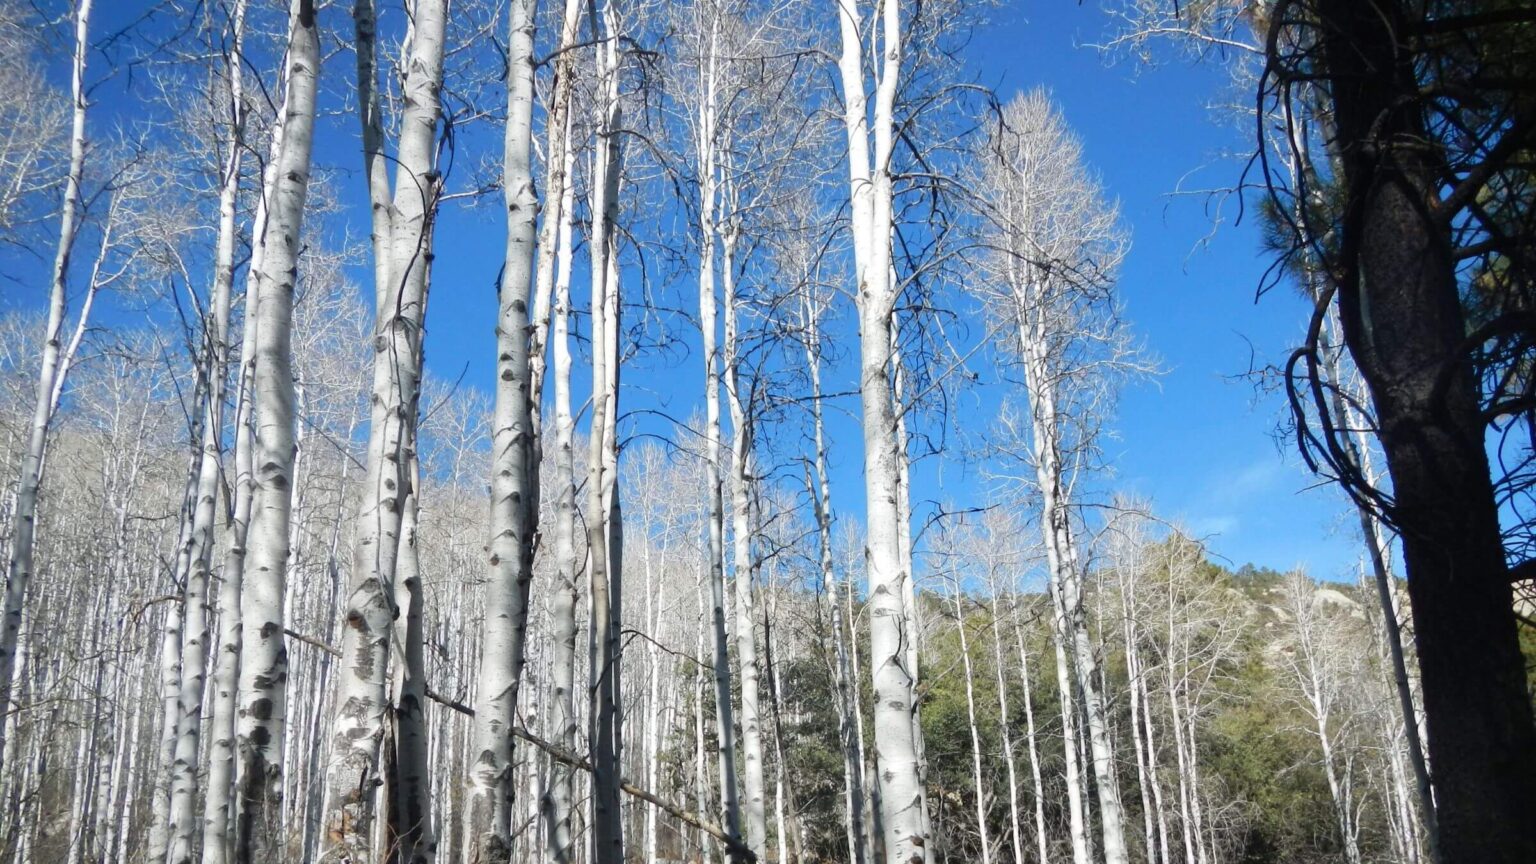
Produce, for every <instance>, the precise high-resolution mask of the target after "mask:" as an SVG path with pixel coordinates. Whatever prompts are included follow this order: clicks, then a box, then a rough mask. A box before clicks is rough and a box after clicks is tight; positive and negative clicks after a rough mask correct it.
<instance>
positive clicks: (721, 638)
mask: <svg viewBox="0 0 1536 864" xmlns="http://www.w3.org/2000/svg"><path fill="white" fill-rule="evenodd" d="M699 8H700V9H701V10H702V8H703V4H700V6H699ZM718 26H719V22H718V19H716V18H711V19H710V23H709V27H708V31H709V34H708V37H707V38H708V44H709V49H708V50H707V52H706V56H705V62H704V63H702V64H701V68H700V75H701V77H702V79H703V80H702V81H701V82H700V85H701V86H700V89H701V91H702V92H703V99H702V100H701V103H700V106H699V121H698V122H699V133H698V147H699V154H698V158H699V165H700V170H699V197H700V205H699V244H700V248H699V327H700V332H701V335H702V339H703V356H704V437H705V450H706V452H705V456H704V474H705V479H704V485H705V496H706V497H707V498H708V500H709V527H708V534H709V538H708V545H709V548H708V558H709V565H708V566H709V588H710V596H711V599H712V612H711V619H710V621H711V628H712V630H713V633H714V640H713V647H714V656H713V667H714V680H715V745H716V747H717V751H718V761H719V784H720V821H721V823H722V824H723V825H724V826H725V830H726V832H727V833H729V834H730V835H731V836H732V837H741V808H740V802H739V801H738V799H737V778H736V722H735V719H734V716H733V713H734V712H733V706H732V704H731V661H730V643H729V641H728V639H727V634H726V605H725V503H724V500H723V499H724V492H723V488H722V485H723V484H722V481H721V478H720V465H721V437H722V436H721V432H720V427H721V424H720V351H719V348H718V344H717V338H718V327H719V324H718V320H719V318H718V315H719V313H718V302H717V298H716V295H715V266H716V263H715V254H716V248H717V239H718V231H717V229H716V224H715V222H716V219H717V217H718V214H719V207H720V204H719V188H718V186H719V181H718V178H719V168H718V166H717V165H716V159H717V151H716V143H715V138H716V135H717V132H716V119H717V118H716V113H717V107H716V98H717V94H716V86H717V78H718V74H719V73H718V67H717V64H718V58H717V56H716V54H717V51H716V38H717V37H716V32H715V31H716V28H718ZM705 29H706V28H705V27H704V26H703V25H702V24H701V26H700V31H701V38H704V37H703V36H702V34H703V32H704V30H705Z"/></svg>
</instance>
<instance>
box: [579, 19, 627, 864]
mask: <svg viewBox="0 0 1536 864" xmlns="http://www.w3.org/2000/svg"><path fill="white" fill-rule="evenodd" d="M602 24H603V26H602V28H601V34H602V40H601V42H600V43H599V44H598V45H597V46H596V55H597V68H598V79H599V82H600V87H601V88H602V93H603V100H604V101H603V104H602V105H601V106H600V112H601V113H600V119H599V127H598V133H597V152H596V154H595V156H594V158H593V161H592V166H593V170H592V182H591V186H592V204H591V212H592V213H593V214H594V215H593V218H592V236H591V240H590V244H589V248H590V258H591V271H592V292H591V293H592V345H593V349H592V366H593V368H592V425H591V430H590V431H589V433H588V437H589V442H588V465H587V468H588V472H589V476H588V479H587V486H588V490H587V494H588V499H587V506H588V509H587V549H588V550H589V551H588V556H587V561H588V567H589V576H590V581H591V586H592V588H591V592H592V593H591V599H592V627H591V634H590V639H591V643H592V648H593V650H592V652H591V653H592V668H591V687H592V690H591V693H592V696H591V699H590V704H591V716H590V717H589V718H588V722H589V724H590V729H591V732H590V733H589V734H590V736H591V747H592V767H593V770H592V778H591V779H592V796H591V801H592V844H593V845H592V852H593V857H592V861H593V862H594V864H621V862H622V861H623V860H624V821H623V811H622V805H621V803H620V801H619V782H620V776H619V772H620V759H621V758H622V748H621V744H620V741H621V736H622V734H623V733H622V728H621V725H620V723H621V721H620V717H619V711H620V696H621V677H620V668H619V661H620V657H619V629H620V627H621V626H622V597H623V583H622V573H621V571H620V566H619V565H620V563H621V554H622V543H623V534H622V532H623V527H622V522H621V521H620V511H619V499H618V494H617V485H616V480H617V467H618V466H617V456H618V453H617V437H616V435H615V428H614V427H615V419H616V418H617V416H618V404H617V403H618V392H619V391H618V373H619V370H618V341H619V332H618V326H619V316H618V311H619V304H618V292H619V284H618V275H619V270H618V255H617V250H618V242H617V236H616V230H615V219H616V216H617V214H618V191H619V166H620V156H619V154H620V143H621V142H620V139H619V135H620V134H621V133H620V123H621V109H620V105H619V80H618V73H619V63H618V46H617V44H616V42H615V39H616V38H617V32H616V30H617V22H616V16H615V11H614V8H613V5H612V4H611V3H609V4H606V5H605V6H604V7H603V17H602Z"/></svg>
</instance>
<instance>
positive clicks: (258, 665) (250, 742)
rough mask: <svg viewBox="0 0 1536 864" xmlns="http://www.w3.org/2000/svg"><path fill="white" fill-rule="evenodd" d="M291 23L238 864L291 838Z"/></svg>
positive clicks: (306, 150) (294, 86)
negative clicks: (285, 765)
mask: <svg viewBox="0 0 1536 864" xmlns="http://www.w3.org/2000/svg"><path fill="white" fill-rule="evenodd" d="M290 19H291V23H290V29H289V35H288V58H287V63H286V65H287V75H286V78H287V82H288V91H287V97H286V99H285V108H284V110H285V117H286V119H285V122H284V132H283V143H282V149H281V151H280V152H279V154H278V158H277V160H276V163H277V173H276V177H277V182H276V184H275V185H274V187H273V189H272V200H271V201H269V202H268V205H267V207H268V220H267V225H266V226H265V228H266V230H265V233H264V235H263V236H262V237H260V238H258V239H259V242H260V244H261V245H263V246H264V247H265V248H264V249H263V251H262V262H261V271H260V273H259V274H258V276H257V281H256V290H257V297H258V300H257V314H258V316H259V320H258V322H257V331H256V337H255V338H256V343H255V346H254V348H255V362H256V368H255V377H254V391H253V392H254V400H255V413H256V423H257V425H256V438H255V441H256V446H255V454H254V461H253V464H254V465H255V472H254V478H253V479H254V483H255V487H254V492H253V496H254V497H253V499H252V513H251V525H250V533H249V544H248V546H249V548H248V552H247V565H248V566H247V568H246V570H245V573H244V574H243V575H244V578H243V584H242V599H241V616H242V621H241V631H242V632H241V656H240V690H239V692H240V710H239V747H240V776H239V805H240V806H239V815H238V819H237V825H236V842H235V857H236V860H237V861H239V862H241V864H268V862H271V864H276V862H280V861H282V860H283V859H284V857H285V846H286V840H287V832H286V830H285V826H284V825H282V824H281V821H280V820H281V814H282V812H283V810H282V807H283V800H282V795H283V770H282V749H281V748H282V747H283V742H284V737H285V736H284V733H285V731H286V725H287V678H288V652H287V649H286V646H285V645H284V636H283V628H284V615H283V604H284V595H285V587H286V581H287V579H286V576H287V567H288V558H289V549H290V543H289V536H288V533H289V528H290V525H289V518H290V516H291V513H290V507H291V499H292V493H293V488H294V484H293V463H294V449H295V448H294V421H295V415H294V388H293V357H292V353H293V352H292V338H291V336H292V333H291V330H292V323H293V291H294V279H295V274H296V273H297V266H296V265H297V258H298V254H299V243H300V232H301V230H302V225H303V218H304V203H305V198H306V196H307V194H308V190H309V166H310V150H311V146H312V143H313V139H314V120H315V96H316V91H317V89H318V83H319V80H318V78H319V72H320V34H319V29H318V26H317V22H316V20H315V7H314V4H313V2H312V0H295V2H294V5H293V8H292V10H291V13H290Z"/></svg>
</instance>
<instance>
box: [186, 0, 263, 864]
mask: <svg viewBox="0 0 1536 864" xmlns="http://www.w3.org/2000/svg"><path fill="white" fill-rule="evenodd" d="M245 7H246V3H245V0H238V2H237V3H236V4H235V8H234V11H233V16H232V24H231V27H232V40H233V51H232V53H231V54H230V60H229V62H228V66H227V70H226V74H227V75H228V76H229V93H230V112H229V113H230V120H229V130H228V132H229V137H228V139H227V140H226V142H225V148H226V150H225V154H224V168H223V173H222V176H221V178H220V186H219V225H218V237H217V240H216V241H215V250H214V272H213V289H212V290H211V291H210V292H209V294H210V303H209V307H210V314H209V316H208V319H207V320H206V321H205V322H204V326H203V338H204V341H205V345H204V348H203V351H204V358H203V360H202V365H203V369H204V371H203V374H204V375H205V377H206V382H207V383H206V399H205V409H204V413H203V421H202V423H203V427H202V441H201V447H200V451H201V452H200V458H199V460H198V467H197V492H196V500H195V501H194V503H193V508H192V526H191V537H190V538H189V541H190V542H189V545H188V548H187V550H186V553H185V560H186V561H187V562H188V565H189V567H190V570H189V572H188V573H187V577H186V583H185V584H186V590H185V591H184V592H183V601H182V602H183V604H184V607H185V608H184V614H185V627H184V630H183V632H182V646H181V685H180V697H179V698H180V708H179V713H180V724H181V725H180V728H179V729H178V730H177V733H176V752H175V761H174V762H173V764H172V768H171V770H172V776H171V802H170V826H171V838H170V854H169V857H168V859H167V860H168V861H169V862H170V864H191V862H192V860H193V856H194V855H195V854H196V850H197V840H198V839H199V838H200V836H201V832H200V830H199V829H200V827H201V825H200V824H199V819H198V815H197V792H198V789H197V780H198V776H197V774H198V766H199V760H198V756H199V746H200V743H201V740H200V737H201V734H202V728H203V698H204V689H205V683H206V679H205V676H206V674H207V667H208V639H209V635H210V634H209V628H208V583H209V580H210V579H211V577H212V573H211V570H212V565H213V547H214V520H215V514H216V509H217V507H216V505H217V501H218V485H219V479H220V475H221V474H222V472H223V443H222V442H223V430H224V381H225V376H226V374H227V371H228V367H229V313H230V303H231V293H232V290H233V286H234V278H235V244H236V241H237V239H238V237H237V228H236V224H235V210H236V205H237V204H238V198H239V193H240V173H241V165H242V162H243V161H244V153H245V147H244V132H245V111H246V108H245V104H244V102H245V97H244V87H243V83H242V82H243V77H242V73H241V63H242V62H243V58H242V57H241V45H242V44H243V37H244V26H245ZM210 794H211V790H210Z"/></svg>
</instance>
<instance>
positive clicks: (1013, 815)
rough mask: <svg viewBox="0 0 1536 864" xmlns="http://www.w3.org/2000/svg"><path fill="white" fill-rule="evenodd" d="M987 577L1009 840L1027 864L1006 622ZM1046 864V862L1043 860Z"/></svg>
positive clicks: (1017, 856)
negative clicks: (1005, 651) (1010, 710)
mask: <svg viewBox="0 0 1536 864" xmlns="http://www.w3.org/2000/svg"><path fill="white" fill-rule="evenodd" d="M987 575H988V585H987V587H988V590H989V591H990V593H991V594H992V627H991V629H992V662H993V666H994V668H995V672H996V675H997V732H998V737H999V738H1001V739H1002V742H1003V762H1004V765H1005V766H1006V767H1007V769H1008V829H1009V831H1008V841H1009V845H1010V846H1011V847H1012V851H1013V860H1014V864H1024V826H1023V821H1022V820H1021V819H1020V817H1019V769H1018V762H1017V760H1015V759H1014V755H1013V728H1012V722H1011V718H1010V716H1009V714H1008V676H1007V674H1006V673H1005V672H1004V670H1005V669H1006V668H1007V664H1005V663H1004V662H1003V632H1002V626H1003V619H1002V608H1001V607H1000V605H999V600H1000V598H999V596H998V590H997V580H996V579H993V578H992V575H993V574H991V573H990V572H989V573H988V574H987ZM1041 864H1044V859H1043V858H1042V859H1041Z"/></svg>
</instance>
